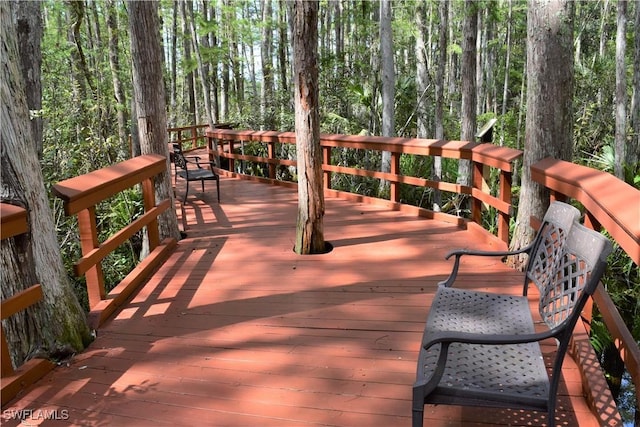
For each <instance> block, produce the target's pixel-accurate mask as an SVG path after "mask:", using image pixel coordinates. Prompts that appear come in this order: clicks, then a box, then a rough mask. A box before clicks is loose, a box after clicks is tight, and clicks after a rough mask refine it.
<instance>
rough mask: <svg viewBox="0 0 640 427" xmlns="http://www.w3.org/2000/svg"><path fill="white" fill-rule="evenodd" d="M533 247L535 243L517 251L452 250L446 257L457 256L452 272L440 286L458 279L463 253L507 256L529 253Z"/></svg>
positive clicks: (447, 284)
mask: <svg viewBox="0 0 640 427" xmlns="http://www.w3.org/2000/svg"><path fill="white" fill-rule="evenodd" d="M531 248H533V243H532V244H530V245H527V246H525V247H524V248H522V249H518V250H515V251H478V250H471V249H457V250H454V251H451V252H449V253H448V254H447V255H446V256H445V257H444V259H449V258H451V257H452V256H455V260H454V262H453V268H452V269H451V273H450V274H449V277H447V279H446V280H443V281H441V282H438V286H445V287H447V288H448V287H451V286H452V285H453V283H454V282H455V280H456V276H457V275H458V269H459V268H460V258H462V256H463V255H469V256H491V257H506V256H511V255H517V254H521V253H529V252H530V251H531Z"/></svg>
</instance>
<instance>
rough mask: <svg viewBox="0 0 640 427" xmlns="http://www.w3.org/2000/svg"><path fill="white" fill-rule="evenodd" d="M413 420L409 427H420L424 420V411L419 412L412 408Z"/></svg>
mask: <svg viewBox="0 0 640 427" xmlns="http://www.w3.org/2000/svg"><path fill="white" fill-rule="evenodd" d="M412 414H413V418H412V421H411V427H422V423H423V419H424V410H422V411H420V410H417V409H415V408H413V412H412Z"/></svg>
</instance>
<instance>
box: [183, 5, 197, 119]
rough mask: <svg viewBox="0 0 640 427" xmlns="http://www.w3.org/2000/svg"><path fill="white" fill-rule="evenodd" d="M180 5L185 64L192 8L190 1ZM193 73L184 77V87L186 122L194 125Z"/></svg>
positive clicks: (194, 97) (188, 48) (189, 39)
mask: <svg viewBox="0 0 640 427" xmlns="http://www.w3.org/2000/svg"><path fill="white" fill-rule="evenodd" d="M179 3H180V15H181V16H182V34H184V38H183V49H184V60H185V62H187V63H188V62H190V61H191V25H189V18H188V16H187V8H188V7H189V8H191V7H192V5H193V4H192V3H191V1H188V2H187V1H179ZM194 77H195V76H194V73H193V71H189V72H187V73H186V75H185V86H186V91H187V99H188V103H187V121H188V122H189V123H196V122H197V121H198V117H197V113H196V89H195V85H194V81H195V79H194Z"/></svg>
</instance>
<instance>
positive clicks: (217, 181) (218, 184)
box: [216, 179, 220, 203]
mask: <svg viewBox="0 0 640 427" xmlns="http://www.w3.org/2000/svg"><path fill="white" fill-rule="evenodd" d="M216 192H217V193H216V194H217V195H218V203H220V180H219V179H216Z"/></svg>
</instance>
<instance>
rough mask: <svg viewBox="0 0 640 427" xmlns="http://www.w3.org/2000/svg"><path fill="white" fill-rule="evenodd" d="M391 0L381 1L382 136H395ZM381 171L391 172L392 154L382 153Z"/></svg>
mask: <svg viewBox="0 0 640 427" xmlns="http://www.w3.org/2000/svg"><path fill="white" fill-rule="evenodd" d="M391 20H392V11H391V0H380V64H381V65H382V136H394V135H395V105H394V101H395V92H396V91H395V86H396V74H395V69H394V60H393V34H392V32H391ZM380 171H382V172H390V171H391V153H390V152H389V151H383V152H382V160H381V164H380ZM388 189H389V182H388V181H386V180H380V188H379V190H378V193H379V194H384V193H386V192H388Z"/></svg>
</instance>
